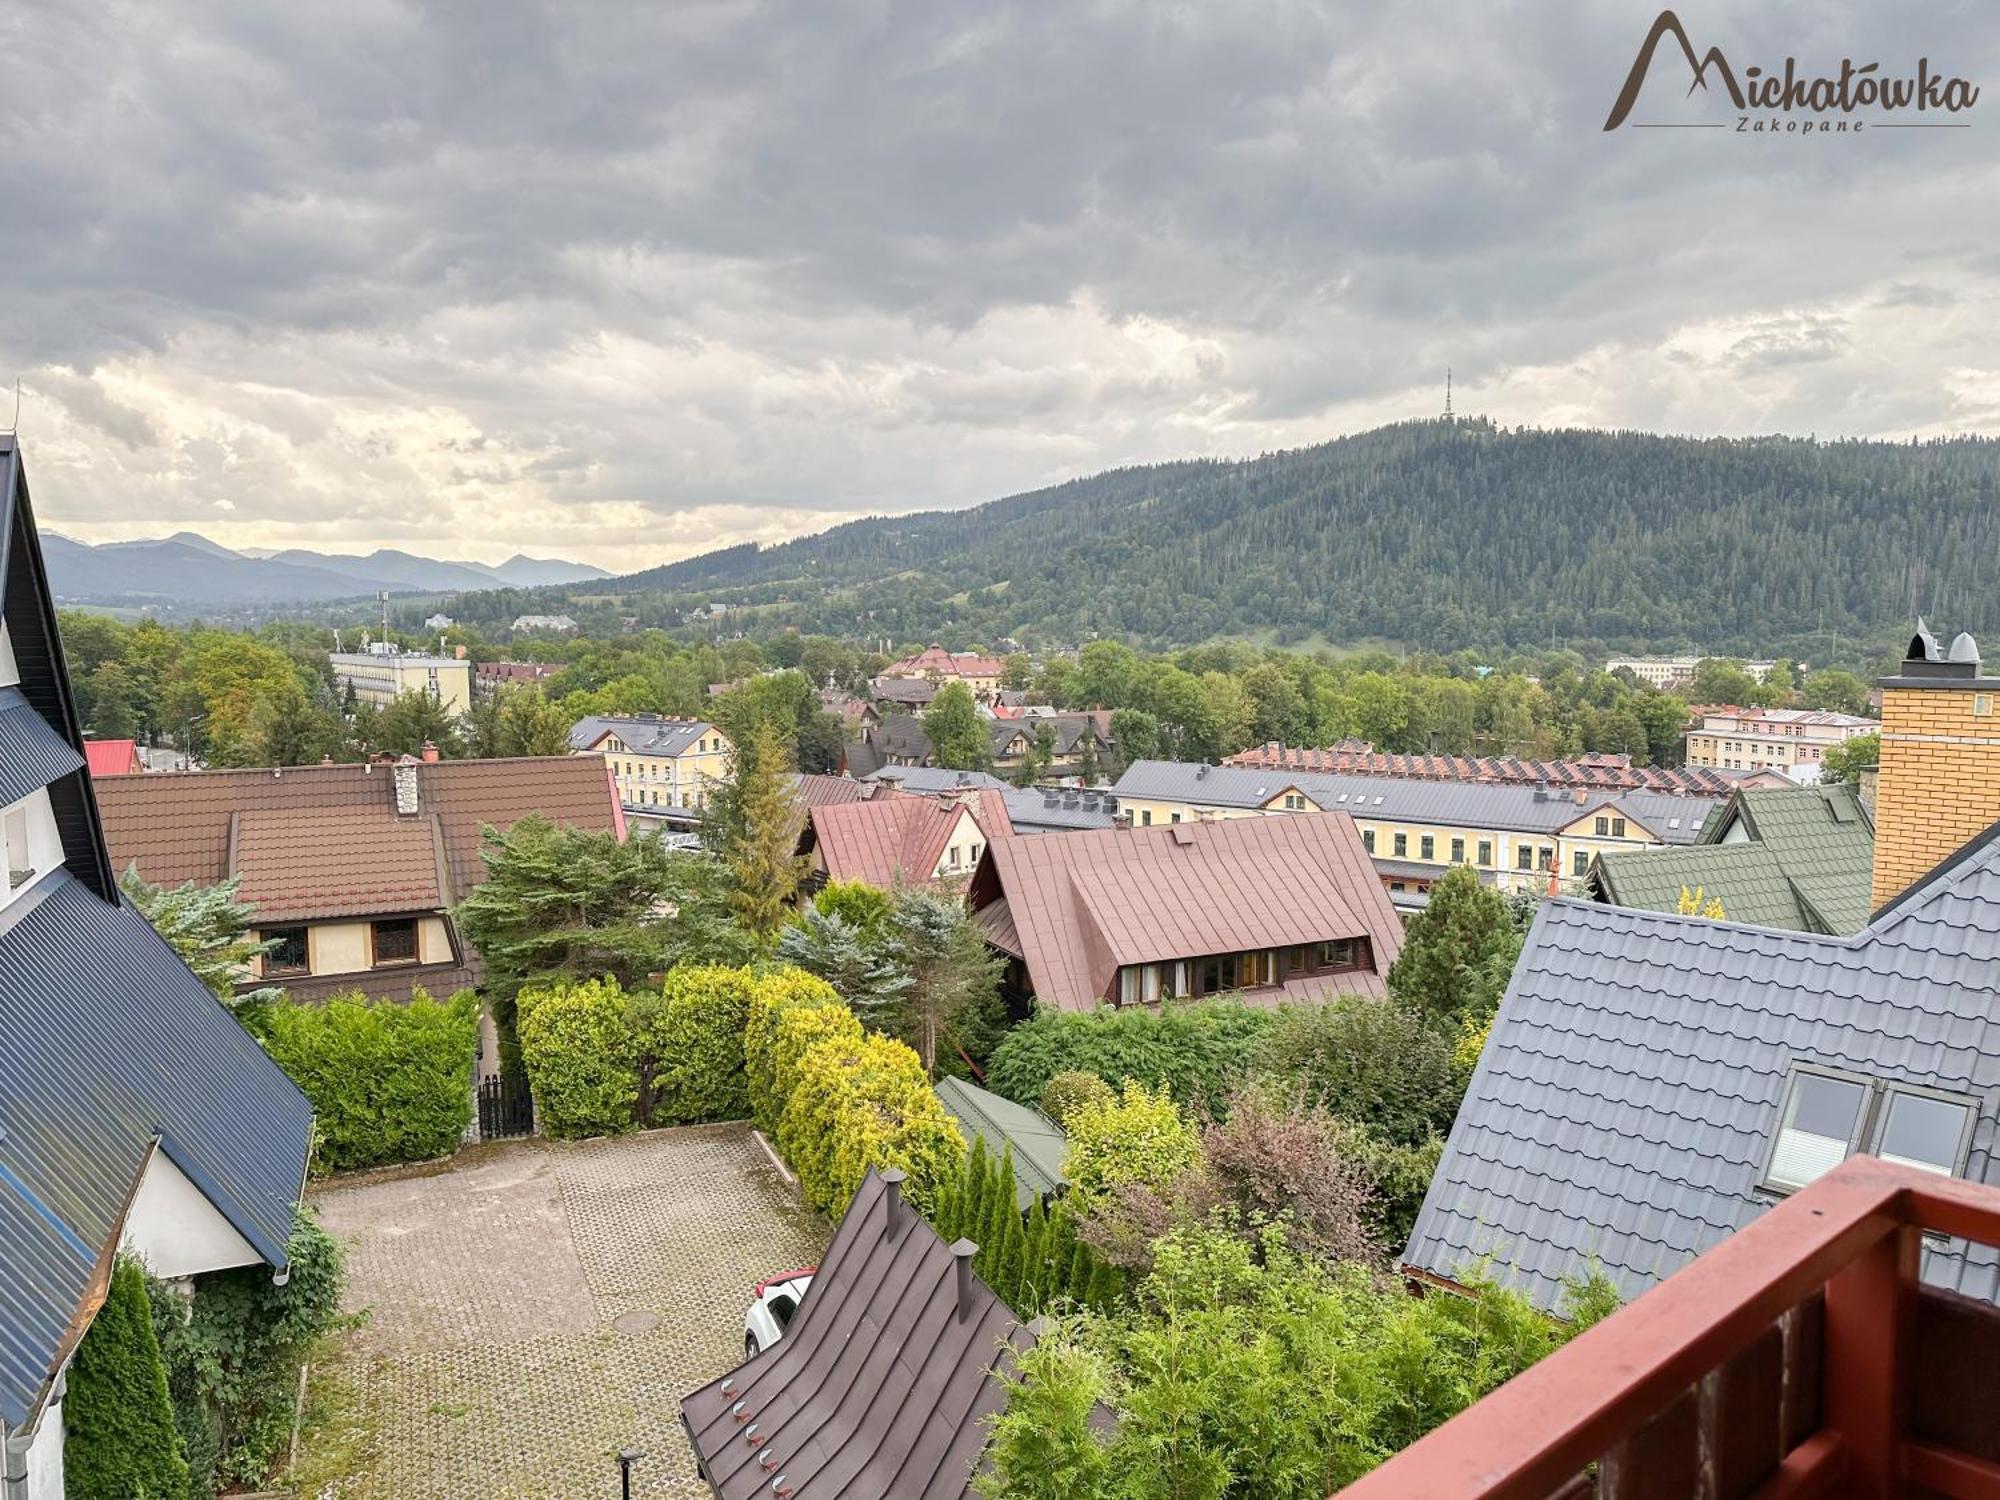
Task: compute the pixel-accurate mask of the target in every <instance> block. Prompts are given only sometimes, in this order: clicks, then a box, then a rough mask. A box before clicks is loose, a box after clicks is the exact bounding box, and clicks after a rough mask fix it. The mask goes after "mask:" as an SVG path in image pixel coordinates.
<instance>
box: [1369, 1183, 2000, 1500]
mask: <svg viewBox="0 0 2000 1500" xmlns="http://www.w3.org/2000/svg"><path fill="white" fill-rule="evenodd" d="M1926 1233H1933V1234H1943V1235H1951V1236H1956V1237H1959V1238H1962V1239H1966V1240H1970V1241H1972V1242H1974V1243H1977V1244H1984V1245H2000V1189H1996V1188H1991V1187H1986V1186H1982V1185H1977V1184H1972V1183H1966V1182H1959V1181H1956V1180H1954V1179H1951V1178H1946V1177H1939V1176H1937V1175H1935V1174H1933V1173H1929V1172H1924V1171H1920V1170H1916V1169H1913V1168H1905V1167H1897V1166H1892V1165H1890V1164H1889V1163H1887V1162H1883V1161H1880V1160H1877V1159H1875V1158H1873V1157H1855V1158H1853V1159H1852V1160H1850V1161H1848V1162H1847V1163H1846V1164H1844V1165H1843V1166H1841V1167H1838V1168H1836V1169H1835V1170H1834V1171H1832V1172H1830V1173H1828V1174H1827V1175H1826V1176H1824V1177H1822V1178H1821V1179H1820V1180H1819V1181H1818V1182H1816V1183H1814V1184H1813V1185H1812V1186H1811V1187H1809V1188H1807V1189H1805V1190H1804V1191H1803V1192H1800V1193H1797V1194H1795V1195H1793V1196H1792V1197H1791V1198H1789V1199H1787V1200H1786V1201H1785V1202H1783V1203H1781V1204H1779V1205H1777V1206H1776V1207H1775V1208H1773V1209H1771V1210H1770V1211H1769V1212H1768V1213H1766V1214H1765V1215H1764V1216H1763V1217H1762V1218H1760V1219H1758V1220H1757V1221H1756V1222H1755V1223H1753V1224H1751V1225H1750V1226H1749V1227H1748V1228H1746V1229H1744V1230H1742V1231H1741V1232H1739V1233H1737V1234H1735V1235H1733V1236H1731V1237H1730V1238H1729V1239H1727V1240H1725V1241H1723V1242H1722V1243H1721V1244H1720V1245H1717V1246H1716V1247H1715V1248H1714V1249H1713V1250H1711V1251H1709V1252H1708V1253H1707V1254H1706V1255H1703V1256H1701V1257H1700V1258H1699V1259H1697V1260H1695V1261H1693V1262H1692V1263H1690V1264H1689V1265H1687V1266H1685V1267H1684V1268H1682V1269H1681V1270H1680V1271H1679V1272H1677V1273H1676V1274H1674V1275H1673V1276H1671V1277H1669V1278H1668V1279H1667V1280H1665V1281H1663V1282H1661V1283H1660V1284H1659V1285H1658V1286H1656V1287H1654V1288H1653V1289H1652V1290H1651V1291H1650V1292H1647V1293H1646V1294H1645V1295H1644V1296H1642V1297H1640V1298H1638V1299H1637V1300H1636V1301H1634V1302H1633V1303H1631V1304H1630V1305H1629V1306H1627V1307H1624V1308H1621V1309H1620V1310H1619V1311H1618V1312H1616V1313H1614V1314H1613V1315H1612V1316H1611V1317H1609V1318H1607V1319H1605V1320H1604V1321H1603V1322H1602V1323H1600V1324H1598V1325H1597V1326H1596V1327H1595V1328H1591V1329H1588V1330H1586V1331H1585V1332H1584V1333H1582V1334H1580V1335H1579V1336H1578V1337H1577V1338H1576V1339H1574V1340H1573V1341H1571V1342H1570V1343H1569V1344H1567V1345H1565V1346H1564V1347H1563V1348H1562V1349H1561V1350H1559V1351H1558V1352H1557V1353H1555V1354H1553V1355H1551V1356H1550V1357H1549V1358H1548V1359H1545V1360H1543V1361H1542V1362H1541V1363H1540V1364H1538V1365H1536V1366H1534V1367H1533V1368H1532V1369H1530V1370H1528V1371H1526V1372H1525V1373H1523V1374H1521V1375H1519V1376H1517V1377H1516V1378H1515V1379H1513V1380H1511V1381H1509V1382H1508V1383H1507V1384H1506V1385H1504V1386H1502V1387H1501V1388H1500V1389H1499V1390H1497V1391H1495V1392H1493V1393H1492V1394H1491V1395H1490V1396H1488V1397H1486V1399H1485V1400H1483V1401H1480V1402H1479V1403H1477V1404H1476V1405H1474V1406H1472V1407H1471V1408H1470V1409H1468V1410H1466V1411H1464V1412H1462V1413H1460V1414H1459V1416H1457V1417H1456V1418H1454V1419H1453V1420H1452V1421H1450V1422H1447V1423H1446V1424H1445V1425H1444V1426H1443V1427H1440V1428H1438V1429H1437V1430H1436V1431H1435V1432H1433V1433H1431V1434H1429V1435H1428V1436H1427V1437H1425V1438H1423V1439H1422V1440H1420V1441H1419V1442H1417V1443H1414V1444H1412V1445H1411V1446H1410V1447H1409V1448H1407V1449H1405V1450H1404V1451H1403V1452H1402V1453H1400V1454H1398V1455H1397V1456H1396V1457H1395V1458H1392V1459H1391V1460H1389V1462H1387V1463H1385V1464H1384V1465H1382V1467H1381V1468H1379V1469H1377V1470H1376V1471H1375V1472H1374V1473H1372V1474H1370V1475H1368V1476H1367V1477H1366V1478H1364V1479H1361V1480H1359V1481H1358V1482H1356V1483H1354V1484H1351V1485H1349V1486H1348V1487H1347V1488H1346V1489H1344V1490H1342V1491H1341V1492H1340V1494H1341V1500H1656V1497H1657V1500H1667V1497H1672V1500H1694V1497H1699V1500H1746V1497H1751V1500H1801V1497H1807V1496H1843V1497H1844V1496H1862V1497H1870V1500H1887V1497H1891V1496H1896V1497H1902V1496H1921V1497H1926V1500H1929V1497H1934V1496H1954V1497H1958V1496H1963V1497H1988V1500H2000V1308H1995V1307H1994V1306H1992V1305H1991V1304H1988V1303H1984V1302H1975V1301H1973V1300H1971V1299H1969V1298H1965V1297H1961V1296H1957V1295H1955V1294H1953V1293H1949V1292H1943V1291H1938V1290H1934V1289H1931V1288H1926V1287H1923V1286H1922V1285H1920V1284H1919V1282H1918V1280H1917V1266H1918V1259H1919V1251H1920V1249H1921V1246H1922V1243H1923V1237H1924V1235H1925V1234H1926Z"/></svg>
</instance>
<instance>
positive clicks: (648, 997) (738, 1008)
mask: <svg viewBox="0 0 2000 1500" xmlns="http://www.w3.org/2000/svg"><path fill="white" fill-rule="evenodd" d="M757 983H758V981H757V978H756V976H755V975H754V974H752V973H751V971H750V970H748V969H729V968H724V967H723V966H721V965H720V964H682V965H681V966H680V967H679V968H677V969H674V970H673V971H672V972H670V973H669V974H668V975H667V977H666V982H665V983H664V984H663V985H662V986H661V988H660V992H659V993H658V994H657V995H652V994H640V995H634V996H633V997H632V1030H633V1034H634V1041H635V1043H636V1045H637V1048H638V1055H639V1078H640V1084H639V1117H640V1119H641V1120H643V1121H644V1122H645V1123H646V1124H649V1125H691V1124H694V1123H696V1122H698V1121H702V1120H741V1119H744V1118H746V1117H747V1116H748V1115H749V1113H750V1086H749V1083H748V1081H747V1080H746V1079H745V1078H744V1076H743V1029H744V1026H745V1025H746V1024H747V1022H748V1021H749V1019H750V997H751V995H752V994H753V993H754V992H755V990H756V988H757Z"/></svg>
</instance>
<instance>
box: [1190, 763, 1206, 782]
mask: <svg viewBox="0 0 2000 1500" xmlns="http://www.w3.org/2000/svg"><path fill="white" fill-rule="evenodd" d="M1208 770H1209V766H1208V762H1207V761H1203V762H1202V763H1201V764H1200V765H1198V766H1196V767H1195V768H1194V779H1195V780H1196V781H1203V780H1206V779H1207V777H1208Z"/></svg>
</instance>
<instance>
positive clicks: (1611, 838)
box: [1113, 760, 1715, 905]
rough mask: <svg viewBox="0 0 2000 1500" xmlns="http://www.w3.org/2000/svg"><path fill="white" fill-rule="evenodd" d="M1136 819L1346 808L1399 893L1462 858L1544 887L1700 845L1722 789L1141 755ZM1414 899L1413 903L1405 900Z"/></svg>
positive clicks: (1130, 780) (1131, 812) (1123, 780)
mask: <svg viewBox="0 0 2000 1500" xmlns="http://www.w3.org/2000/svg"><path fill="white" fill-rule="evenodd" d="M1113 790H1114V791H1115V793H1116V795H1117V798H1118V808H1119V815H1120V817H1121V818H1124V819H1127V820H1129V821H1130V822H1131V823H1132V825H1133V826H1134V827H1137V828H1150V827H1157V826H1160V825H1162V824H1168V825H1171V824H1175V823H1193V822H1209V821H1215V820H1218V819H1228V818H1246V817H1259V816H1264V815H1266V814H1274V813H1275V814H1283V813H1301V812H1308V813H1309V812H1344V813H1347V814H1349V815H1350V816H1351V817H1352V818H1353V819H1354V822H1355V826H1356V828H1357V829H1359V831H1360V834H1361V842H1362V845H1363V847H1364V848H1365V849H1366V850H1367V852H1368V853H1369V854H1370V855H1371V856H1372V857H1373V858H1374V860H1375V862H1376V868H1377V872H1378V873H1379V874H1380V875H1381V876H1382V879H1383V883H1384V884H1385V885H1387V886H1388V888H1389V891H1390V895H1391V897H1392V898H1393V897H1395V896H1398V895H1406V894H1407V895H1414V894H1420V890H1418V889H1416V888H1420V887H1427V886H1428V884H1429V882H1430V881H1431V880H1433V879H1435V878H1437V877H1438V876H1440V875H1442V874H1443V873H1444V872H1445V871H1446V870H1448V869H1450V868H1451V867H1452V866H1453V865H1461V864H1463V865H1470V866H1472V867H1473V869H1475V870H1477V871H1479V872H1480V874H1481V876H1482V878H1486V879H1488V880H1489V881H1490V883H1491V884H1493V885H1495V886H1497V887H1499V888H1500V889H1502V890H1527V891H1534V892H1537V893H1541V892H1546V891H1547V890H1548V889H1549V886H1550V884H1551V882H1552V880H1572V879H1577V878H1580V877H1581V876H1583V875H1584V873H1585V872H1586V871H1588V870H1589V868H1590V862H1591V861H1592V860H1593V859H1594V858H1596V857H1597V856H1598V855H1599V854H1604V853H1611V852H1614V851H1618V850H1625V849H1649V848H1658V847H1662V846H1667V845H1676V844H1691V843H1693V842H1694V840H1695V838H1696V836H1697V835H1698V834H1699V833H1700V831H1701V825H1702V820H1703V819H1704V818H1705V817H1706V816H1707V814H1708V811H1709V809H1710V808H1711V807H1712V806H1714V803H1715V799H1712V798H1706V797H1681V796H1669V795H1665V794H1662V793H1658V792H1633V791H1624V792H1604V791H1592V790H1589V789H1586V788H1581V787H1578V788H1550V787H1528V786H1507V785H1490V784H1485V783H1464V782H1429V781H1408V780H1399V779H1394V778H1388V777H1369V776H1327V775H1313V774H1311V773H1305V772H1301V773H1296V774H1291V773H1275V772H1272V771H1268V770H1261V769H1255V768H1242V767H1234V766H1208V765H1190V764H1187V763H1184V762H1179V761H1159V760H1142V761H1135V762H1133V764H1132V765H1131V766H1130V767H1129V768H1128V769H1127V770H1126V772H1125V774H1124V775H1123V776H1121V777H1120V778H1119V780H1118V784H1117V786H1116V787H1115V788H1113ZM1405 904H1406V905H1408V904H1412V903H1405Z"/></svg>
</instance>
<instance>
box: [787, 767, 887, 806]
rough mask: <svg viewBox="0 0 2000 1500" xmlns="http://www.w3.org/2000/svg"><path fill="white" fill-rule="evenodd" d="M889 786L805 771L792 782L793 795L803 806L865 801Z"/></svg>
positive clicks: (876, 782)
mask: <svg viewBox="0 0 2000 1500" xmlns="http://www.w3.org/2000/svg"><path fill="white" fill-rule="evenodd" d="M888 791H889V788H888V787H887V786H886V785H884V784H883V783H881V782H879V781H856V780H855V779H854V778H853V777H852V776H829V775H825V774H823V773H821V772H807V773H805V774H804V775H801V776H799V777H797V778H796V779H795V780H794V782H793V784H792V792H793V795H794V796H796V797H797V798H798V800H799V802H800V804H801V805H803V806H805V807H830V806H832V805H833V804H835V803H837V802H866V801H868V800H869V798H871V797H873V796H875V795H876V794H877V793H886V792H888Z"/></svg>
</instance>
